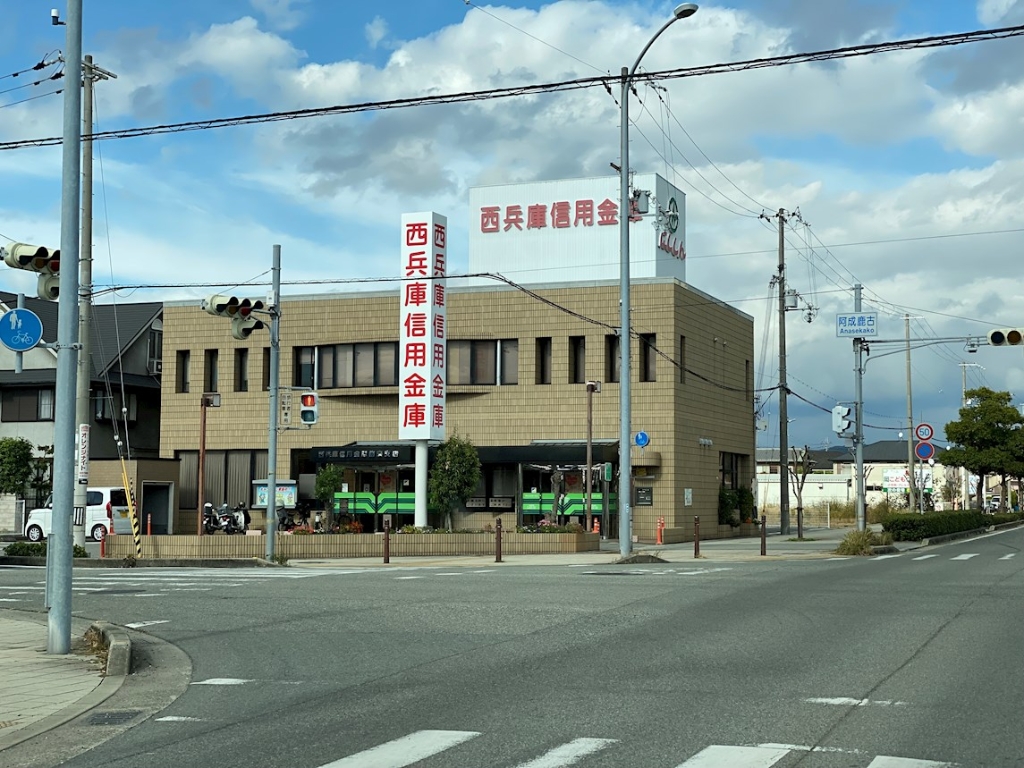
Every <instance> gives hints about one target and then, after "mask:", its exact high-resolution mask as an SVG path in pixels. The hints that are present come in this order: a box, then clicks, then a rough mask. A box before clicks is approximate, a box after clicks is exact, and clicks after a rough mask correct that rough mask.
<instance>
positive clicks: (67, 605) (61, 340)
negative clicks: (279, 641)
mask: <svg viewBox="0 0 1024 768" xmlns="http://www.w3.org/2000/svg"><path fill="white" fill-rule="evenodd" d="M67 12H68V17H67V21H66V22H65V24H66V36H65V42H64V52H65V55H66V62H67V66H68V70H69V71H70V72H71V73H72V74H73V76H74V77H75V78H77V77H78V73H79V72H81V68H82V0H68V6H67ZM81 171H82V89H81V88H79V87H78V83H77V82H75V83H74V84H69V86H68V87H67V88H65V89H64V126H63V152H62V159H61V205H60V209H61V210H60V250H61V254H62V259H61V260H62V261H63V262H64V263H63V264H62V265H61V267H62V268H61V286H60V293H59V295H58V302H57V380H56V387H55V392H54V400H55V401H56V402H55V403H54V405H55V412H54V419H53V512H52V517H51V526H50V528H51V530H50V546H51V547H52V548H53V555H52V565H53V574H52V577H53V578H52V585H53V589H52V601H51V605H50V612H49V614H48V616H47V639H46V650H47V652H48V653H53V654H66V653H70V651H71V558H72V554H73V553H72V546H71V545H72V536H71V520H72V514H73V512H74V503H75V374H76V372H77V366H78V338H77V337H78V245H79V241H78V238H79V231H78V227H79V213H80V211H79V206H80V205H81V189H82V187H81V184H82V178H81Z"/></svg>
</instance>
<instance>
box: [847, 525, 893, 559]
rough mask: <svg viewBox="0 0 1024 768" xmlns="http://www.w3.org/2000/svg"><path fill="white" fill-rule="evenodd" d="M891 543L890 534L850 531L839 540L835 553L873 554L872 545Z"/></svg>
mask: <svg viewBox="0 0 1024 768" xmlns="http://www.w3.org/2000/svg"><path fill="white" fill-rule="evenodd" d="M888 544H892V534H890V533H885V532H883V533H874V532H873V531H850V532H849V533H848V534H846V536H845V537H844V538H843V540H842V541H841V542H839V546H838V547H836V549H835V553H836V554H837V555H854V556H858V557H860V556H866V555H872V554H874V553H873V552H872V550H871V548H872V547H881V546H886V545H888Z"/></svg>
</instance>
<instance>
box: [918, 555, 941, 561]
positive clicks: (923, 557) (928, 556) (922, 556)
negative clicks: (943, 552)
mask: <svg viewBox="0 0 1024 768" xmlns="http://www.w3.org/2000/svg"><path fill="white" fill-rule="evenodd" d="M933 557H938V555H921V556H920V557H915V558H912V559H913V560H928V559H930V558H933Z"/></svg>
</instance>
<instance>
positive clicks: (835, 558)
mask: <svg viewBox="0 0 1024 768" xmlns="http://www.w3.org/2000/svg"><path fill="white" fill-rule="evenodd" d="M849 559H850V558H848V557H826V558H825V560H826V561H827V562H834V561H836V560H849Z"/></svg>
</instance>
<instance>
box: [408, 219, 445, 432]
mask: <svg viewBox="0 0 1024 768" xmlns="http://www.w3.org/2000/svg"><path fill="white" fill-rule="evenodd" d="M447 258H448V219H447V218H446V217H444V216H441V215H440V214H438V213H405V214H402V263H401V269H402V272H401V275H402V282H401V289H400V290H401V293H400V294H399V300H398V311H399V322H398V355H399V357H398V438H399V439H400V440H434V441H438V442H440V441H443V440H444V434H445V429H444V427H445V391H446V389H447V382H446V370H447V366H446V362H445V357H446V354H447V342H446V336H447V333H446V328H445V322H446V320H447V302H446V297H445V291H446V289H447V281H446V280H445V274H446V270H447V264H446V262H447Z"/></svg>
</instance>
